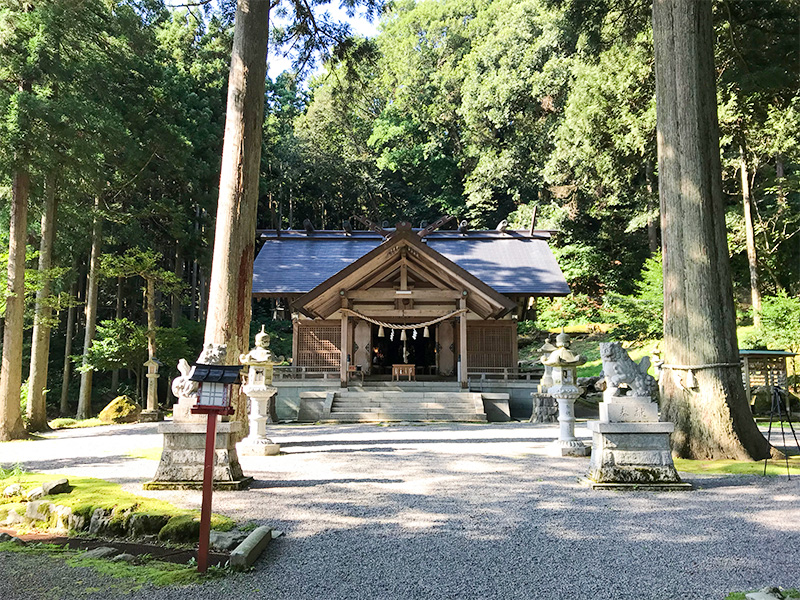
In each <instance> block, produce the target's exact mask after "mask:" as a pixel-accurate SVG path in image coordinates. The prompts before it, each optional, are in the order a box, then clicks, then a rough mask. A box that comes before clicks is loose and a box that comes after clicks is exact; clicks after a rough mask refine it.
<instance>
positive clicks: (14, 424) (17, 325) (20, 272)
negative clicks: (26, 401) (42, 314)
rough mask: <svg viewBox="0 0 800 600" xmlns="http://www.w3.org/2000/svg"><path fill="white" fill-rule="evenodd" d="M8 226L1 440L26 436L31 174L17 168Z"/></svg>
mask: <svg viewBox="0 0 800 600" xmlns="http://www.w3.org/2000/svg"><path fill="white" fill-rule="evenodd" d="M12 177H13V179H12V184H11V207H10V208H11V215H10V220H9V228H8V280H7V283H6V316H5V327H4V329H3V358H2V366H0V442H3V441H7V440H17V439H21V438H24V437H25V427H24V425H23V424H22V411H21V409H20V393H19V392H20V387H21V386H22V335H23V327H24V320H25V243H26V240H27V233H28V231H27V230H28V195H29V193H30V186H31V180H30V175H28V172H27V171H25V170H24V169H17V170H16V171H14V174H13V176H12Z"/></svg>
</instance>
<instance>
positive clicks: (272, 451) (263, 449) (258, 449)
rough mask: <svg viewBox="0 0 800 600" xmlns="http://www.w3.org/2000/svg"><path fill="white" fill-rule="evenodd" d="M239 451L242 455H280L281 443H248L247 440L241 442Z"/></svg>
mask: <svg viewBox="0 0 800 600" xmlns="http://www.w3.org/2000/svg"><path fill="white" fill-rule="evenodd" d="M238 452H239V454H240V455H242V456H278V455H279V454H280V453H281V445H280V444H248V443H247V440H245V441H243V442H242V443H241V444H239V447H238Z"/></svg>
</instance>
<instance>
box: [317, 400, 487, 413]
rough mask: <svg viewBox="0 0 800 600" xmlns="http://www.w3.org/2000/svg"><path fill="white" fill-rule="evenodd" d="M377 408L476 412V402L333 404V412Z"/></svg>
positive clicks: (372, 409) (373, 409)
mask: <svg viewBox="0 0 800 600" xmlns="http://www.w3.org/2000/svg"><path fill="white" fill-rule="evenodd" d="M377 410H384V411H385V410H405V411H417V410H447V411H450V412H470V411H471V412H474V411H475V405H474V404H437V403H435V402H423V403H419V404H391V403H387V404H333V406H331V412H349V411H354V412H358V411H377Z"/></svg>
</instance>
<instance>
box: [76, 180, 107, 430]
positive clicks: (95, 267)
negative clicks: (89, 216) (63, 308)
mask: <svg viewBox="0 0 800 600" xmlns="http://www.w3.org/2000/svg"><path fill="white" fill-rule="evenodd" d="M94 210H95V215H94V221H93V223H92V254H91V258H90V259H89V278H88V280H87V282H86V309H85V311H84V314H85V315H86V329H85V331H84V335H83V365H84V366H86V364H87V360H88V355H89V349H90V348H91V347H92V342H93V341H94V333H95V326H96V325H97V280H98V277H99V270H100V231H101V227H102V222H101V219H100V196H99V195H98V196H96V197H95V199H94ZM92 374H93V371H91V370H88V371H83V372H82V373H81V389H80V392H79V393H78V413H77V418H78V419H88V418H89V417H91V416H92Z"/></svg>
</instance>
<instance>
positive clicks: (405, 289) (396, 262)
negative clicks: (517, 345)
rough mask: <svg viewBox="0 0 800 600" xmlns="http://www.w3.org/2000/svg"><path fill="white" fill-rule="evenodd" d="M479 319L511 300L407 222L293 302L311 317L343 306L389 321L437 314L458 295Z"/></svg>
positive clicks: (500, 311)
mask: <svg viewBox="0 0 800 600" xmlns="http://www.w3.org/2000/svg"><path fill="white" fill-rule="evenodd" d="M462 298H463V299H465V300H466V305H467V308H468V309H469V310H470V311H472V312H474V313H475V314H477V315H478V316H480V317H481V318H483V319H489V318H498V317H501V316H503V315H505V314H507V313H508V312H510V311H511V310H512V309H514V308H515V307H516V304H515V303H514V302H513V301H511V300H510V299H508V298H506V297H505V296H503V295H502V294H500V293H498V292H497V291H495V290H494V289H493V288H491V287H490V286H488V285H487V284H485V283H483V282H482V281H481V280H479V279H477V278H476V277H475V276H473V275H472V274H470V273H469V272H468V271H466V270H464V269H463V268H461V267H459V266H458V265H456V264H455V263H453V262H452V261H450V260H449V259H447V258H446V257H444V256H443V255H442V254H440V253H439V252H436V251H435V250H433V249H432V248H429V247H428V246H427V244H425V243H424V242H423V241H422V240H421V238H420V237H419V236H418V235H416V234H415V233H413V232H412V230H411V226H410V224H407V223H399V224H398V225H397V229H396V230H395V232H394V233H393V234H391V235H390V236H389V237H388V238H387V239H386V240H385V241H384V242H383V243H382V244H381V245H380V246H378V247H377V248H375V249H373V250H371V251H370V252H368V253H367V254H365V255H364V256H362V257H361V258H359V259H358V260H356V261H355V262H353V263H352V264H351V265H349V266H348V267H346V268H344V269H342V270H341V271H339V272H338V273H337V274H336V275H334V276H332V277H330V278H329V279H327V280H326V281H324V282H322V283H321V284H319V285H318V286H316V287H315V288H314V289H312V290H311V291H310V292H308V293H307V294H305V295H303V296H301V297H300V298H299V299H297V300H296V301H295V302H294V306H295V308H296V309H298V310H300V311H301V312H303V313H304V314H306V315H307V316H309V317H312V318H315V317H316V318H323V319H327V318H330V317H331V315H333V314H334V313H335V312H336V311H338V310H339V309H340V308H341V307H342V306H348V307H350V308H352V309H353V310H356V311H357V312H360V313H361V314H364V315H368V316H372V317H375V318H382V319H388V320H392V321H397V320H402V319H407V320H412V321H413V320H418V319H420V318H431V317H439V316H442V315H445V314H447V313H448V312H451V311H453V310H455V309H456V308H458V306H459V300H461V299H462Z"/></svg>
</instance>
